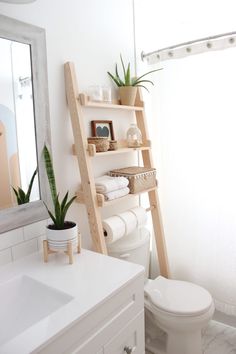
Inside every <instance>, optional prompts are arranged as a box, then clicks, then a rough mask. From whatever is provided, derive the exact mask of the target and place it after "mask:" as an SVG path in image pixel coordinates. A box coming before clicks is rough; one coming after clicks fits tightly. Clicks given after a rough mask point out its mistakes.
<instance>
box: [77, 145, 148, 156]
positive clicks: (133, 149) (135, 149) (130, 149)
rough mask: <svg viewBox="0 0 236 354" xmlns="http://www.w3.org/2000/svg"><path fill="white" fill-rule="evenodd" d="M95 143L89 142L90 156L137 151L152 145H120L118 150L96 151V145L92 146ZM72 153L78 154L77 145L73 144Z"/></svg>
mask: <svg viewBox="0 0 236 354" xmlns="http://www.w3.org/2000/svg"><path fill="white" fill-rule="evenodd" d="M92 145H94V144H88V153H89V156H91V157H98V156H109V155H119V154H126V153H130V152H137V151H145V150H150V149H151V147H150V146H141V147H138V148H128V147H120V148H118V149H117V150H108V151H104V152H96V147H95V145H94V148H91V146H92ZM72 154H73V155H75V156H76V152H75V145H74V144H73V145H72Z"/></svg>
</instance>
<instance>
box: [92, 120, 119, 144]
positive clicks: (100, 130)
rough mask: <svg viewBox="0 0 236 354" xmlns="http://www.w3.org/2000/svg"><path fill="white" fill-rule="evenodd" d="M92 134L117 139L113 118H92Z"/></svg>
mask: <svg viewBox="0 0 236 354" xmlns="http://www.w3.org/2000/svg"><path fill="white" fill-rule="evenodd" d="M91 128H92V136H99V137H104V138H108V139H109V140H115V136H114V130H113V124H112V121H111V120H92V121H91Z"/></svg>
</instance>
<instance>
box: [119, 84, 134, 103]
mask: <svg viewBox="0 0 236 354" xmlns="http://www.w3.org/2000/svg"><path fill="white" fill-rule="evenodd" d="M137 89H138V88H137V87H135V86H121V87H119V94H120V102H121V104H122V105H125V106H134V103H135V99H136V95H137Z"/></svg>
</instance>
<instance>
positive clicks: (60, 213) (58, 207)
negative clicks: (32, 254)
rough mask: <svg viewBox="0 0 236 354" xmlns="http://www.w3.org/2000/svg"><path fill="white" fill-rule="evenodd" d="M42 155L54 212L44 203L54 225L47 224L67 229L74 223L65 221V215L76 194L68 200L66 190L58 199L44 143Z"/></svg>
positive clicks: (56, 228)
mask: <svg viewBox="0 0 236 354" xmlns="http://www.w3.org/2000/svg"><path fill="white" fill-rule="evenodd" d="M43 156H44V162H45V168H46V172H47V177H48V183H49V187H50V192H51V197H52V202H53V206H54V212H52V211H50V210H49V208H48V207H47V205H46V204H45V206H46V208H47V211H48V214H49V216H50V218H51V219H52V221H53V224H54V225H49V228H51V229H55V230H63V229H68V228H70V227H72V226H74V223H71V222H68V221H65V217H66V214H67V212H68V209H69V207H70V206H71V204H72V203H73V201H74V200H75V198H76V196H74V197H72V198H71V199H70V200H68V195H69V192H68V191H67V192H66V194H65V196H64V198H63V199H62V201H60V200H59V193H57V187H56V179H55V174H54V169H53V164H52V159H51V155H50V152H49V150H48V148H47V146H46V145H44V148H43Z"/></svg>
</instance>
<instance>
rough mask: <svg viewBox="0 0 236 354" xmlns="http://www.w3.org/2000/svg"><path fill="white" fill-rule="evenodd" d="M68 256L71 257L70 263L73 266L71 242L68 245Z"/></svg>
mask: <svg viewBox="0 0 236 354" xmlns="http://www.w3.org/2000/svg"><path fill="white" fill-rule="evenodd" d="M67 254H68V256H69V263H70V264H73V245H72V242H71V241H69V242H68V244H67Z"/></svg>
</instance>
